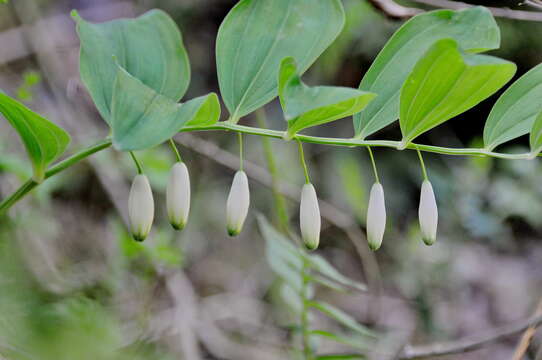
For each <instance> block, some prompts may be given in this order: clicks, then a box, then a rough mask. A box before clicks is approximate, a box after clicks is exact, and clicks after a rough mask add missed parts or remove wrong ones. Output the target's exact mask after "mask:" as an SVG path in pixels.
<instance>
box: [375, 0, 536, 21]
mask: <svg viewBox="0 0 542 360" xmlns="http://www.w3.org/2000/svg"><path fill="white" fill-rule="evenodd" d="M411 1H412V2H415V3H418V4H423V5H429V6H431V7H435V8H439V9H452V10H460V9H465V8H469V7H473V6H475V5H471V4H468V3H465V2H461V1H453V0H411ZM369 2H370V3H371V4H372V5H373V6H374V7H375V8H376V9H378V10H380V11H381V12H382V13H383V14H384V15H386V16H387V17H389V18H391V19H408V18H411V17H412V16H414V15H416V14H419V13H421V12H423V10H422V9H419V8H414V7H407V6H403V5H399V4H398V3H396V2H395V1H393V0H369ZM528 4H529V5H531V6H533V7H537V8H541V7H542V5H539V4H538V2H529V3H528ZM486 8H487V9H488V10H489V11H491V13H492V14H493V16H495V17H500V18H507V19H513V20H523V21H542V12H537V11H525V10H512V9H509V8H499V7H487V6H486Z"/></svg>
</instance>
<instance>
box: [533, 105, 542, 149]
mask: <svg viewBox="0 0 542 360" xmlns="http://www.w3.org/2000/svg"><path fill="white" fill-rule="evenodd" d="M530 143H531V157H532V158H535V157H537V156H538V154H540V151H542V112H540V113H539V114H538V116H537V117H536V119H535V121H534V123H533V128H532V130H531V137H530Z"/></svg>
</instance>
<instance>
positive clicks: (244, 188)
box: [226, 170, 250, 236]
mask: <svg viewBox="0 0 542 360" xmlns="http://www.w3.org/2000/svg"><path fill="white" fill-rule="evenodd" d="M249 205H250V190H249V188H248V178H247V174H245V172H244V171H242V170H239V171H237V172H236V173H235V177H234V178H233V183H232V185H231V190H230V194H229V195H228V202H227V205H226V223H227V229H228V234H229V235H230V236H236V235H238V234H239V233H240V232H241V229H242V228H243V224H244V222H245V219H246V217H247V214H248V207H249Z"/></svg>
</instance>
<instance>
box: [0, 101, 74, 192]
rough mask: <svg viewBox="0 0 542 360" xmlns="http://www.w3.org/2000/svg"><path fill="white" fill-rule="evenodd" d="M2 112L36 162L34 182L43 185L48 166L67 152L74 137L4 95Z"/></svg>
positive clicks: (31, 159)
mask: <svg viewBox="0 0 542 360" xmlns="http://www.w3.org/2000/svg"><path fill="white" fill-rule="evenodd" d="M0 112H1V113H2V115H4V117H5V118H6V120H7V121H8V122H9V123H10V124H11V126H13V128H14V129H15V130H16V131H17V133H18V134H19V136H20V137H21V140H22V142H23V144H24V147H25V148H26V152H27V153H28V157H29V158H30V161H31V162H32V168H33V171H34V175H33V178H34V180H35V181H37V182H41V181H43V179H44V176H45V170H46V169H47V166H49V164H50V163H51V162H53V161H54V160H56V159H57V158H58V157H59V156H60V155H61V154H62V153H63V152H64V151H65V150H66V148H67V147H68V144H69V143H70V136H69V135H68V133H67V132H66V131H64V129H62V128H60V127H59V126H57V125H55V124H54V123H52V122H50V121H49V120H47V119H45V118H44V117H42V116H40V115H38V114H36V113H35V112H33V111H32V110H30V109H29V108H27V107H26V106H24V105H23V104H21V103H20V102H18V101H16V100H14V99H12V98H11V97H9V96H7V95H5V94H4V93H2V92H1V91H0Z"/></svg>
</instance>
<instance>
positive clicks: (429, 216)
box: [418, 180, 438, 245]
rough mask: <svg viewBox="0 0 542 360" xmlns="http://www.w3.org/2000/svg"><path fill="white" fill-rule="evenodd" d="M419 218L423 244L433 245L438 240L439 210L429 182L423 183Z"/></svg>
mask: <svg viewBox="0 0 542 360" xmlns="http://www.w3.org/2000/svg"><path fill="white" fill-rule="evenodd" d="M418 216H419V218H420V229H421V231H422V239H423V242H424V243H425V244H426V245H433V244H434V243H435V241H436V240H437V224H438V208H437V201H436V200H435V193H434V192H433V186H431V183H430V182H429V180H424V182H423V183H422V191H421V193H420V208H419V209H418Z"/></svg>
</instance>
